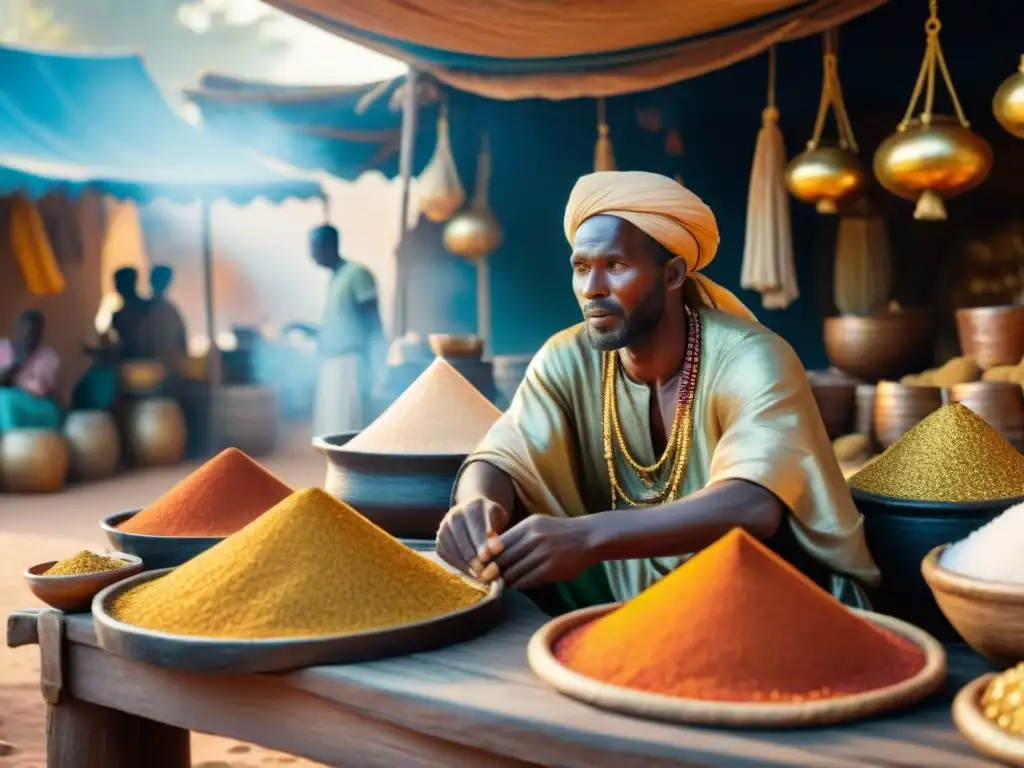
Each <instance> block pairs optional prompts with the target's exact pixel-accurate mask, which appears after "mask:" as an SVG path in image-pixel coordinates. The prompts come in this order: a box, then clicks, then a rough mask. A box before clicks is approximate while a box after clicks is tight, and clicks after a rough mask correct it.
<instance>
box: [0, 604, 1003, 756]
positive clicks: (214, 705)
mask: <svg viewBox="0 0 1024 768" xmlns="http://www.w3.org/2000/svg"><path fill="white" fill-rule="evenodd" d="M504 601H505V618H504V621H503V622H502V624H501V625H499V626H498V627H496V628H495V629H493V630H491V631H490V632H489V633H487V634H485V635H483V636H482V637H480V638H477V639H475V640H472V641H469V642H465V643H462V644H459V645H455V646H451V647H449V648H445V649H442V650H436V651H431V652H427V653H419V654H415V655H412V656H406V657H402V658H392V659H385V660H379V661H374V662H365V663H360V664H350V665H333V666H322V667H313V668H308V669H303V670H299V671H296V672H290V673H286V674H266V675H201V674H192V673H186V672H180V671H170V670H165V669H159V668H156V667H151V666H147V665H144V664H139V663H135V662H131V661H126V660H124V659H122V658H119V657H117V656H114V655H111V654H109V653H106V652H104V651H103V650H101V649H100V648H99V647H98V644H97V641H96V635H95V633H94V632H93V626H92V620H91V617H90V616H89V615H88V614H84V615H72V614H61V613H60V612H58V611H53V610H43V611H19V612H16V613H14V614H12V615H11V616H10V618H9V619H8V644H10V645H12V646H18V645H27V644H32V643H38V644H39V646H40V652H41V673H40V674H41V684H42V691H43V695H44V698H46V700H47V702H48V705H49V710H48V727H47V731H48V733H47V737H48V763H47V764H48V766H49V768H111V766H117V768H187V766H188V765H189V752H188V749H189V748H188V731H189V730H196V731H203V732H206V733H212V734H217V735H221V736H226V737H230V738H234V739H239V740H242V741H247V742H251V743H255V744H260V745H263V746H266V747H268V748H271V749H276V750H280V751H283V752H288V753H291V754H294V755H298V756H302V757H305V758H308V759H311V760H316V761H319V762H322V763H326V764H328V765H334V766H346V767H349V768H374V767H379V768H396V766H403V767H406V766H409V767H412V766H435V767H436V768H442V767H443V768H463V767H464V768H471V767H472V768H479V766H489V767H494V768H502V767H504V766H530V765H543V766H566V767H570V766H571V767H572V768H604V767H607V768H621V767H622V766H630V767H634V766H635V767H636V768H663V767H667V766H729V768H743V766H789V767H796V766H801V767H802V766H806V767H807V768H853V766H886V767H888V768H893V767H894V766H927V767H928V768H944V767H948V768H981V767H982V766H996V765H998V764H997V763H995V762H993V761H991V760H988V759H986V758H985V757H984V756H982V755H981V754H979V753H978V752H976V751H975V750H974V749H973V748H972V747H971V746H970V745H969V744H968V743H967V742H966V741H965V740H964V739H963V738H962V737H961V736H960V735H959V734H958V732H957V731H956V730H955V728H954V726H953V724H952V721H951V719H950V702H951V700H952V697H953V695H954V694H955V692H956V691H957V690H958V689H959V687H960V686H962V685H963V684H965V683H966V682H968V681H969V680H970V679H972V678H974V677H976V676H978V675H980V674H982V673H984V672H986V671H989V667H988V666H987V665H986V663H985V662H984V661H983V660H982V659H981V658H980V657H978V656H976V655H975V654H973V653H971V652H970V651H969V650H967V649H966V648H964V647H957V646H952V647H950V648H949V667H950V674H949V679H948V681H947V683H946V686H945V688H944V689H943V690H942V691H941V692H940V693H938V694H936V695H935V696H933V697H932V698H931V699H930V700H928V701H927V702H925V703H924V704H922V705H920V706H918V707H915V708H913V709H910V710H908V711H904V712H901V713H897V714H895V715H891V716H888V717H883V718H877V719H873V720H869V721H865V722H860V723H851V724H848V725H843V726H838V727H830V728H816V729H811V730H792V731H764V730H760V731H759V730H714V729H707V728H691V727H684V726H677V725H669V724H662V723H656V722H647V721H644V720H639V719H634V718H630V717H625V716H621V715H617V714H613V713H610V712H604V711H601V710H598V709H594V708H592V707H590V706H587V705H584V704H581V703H578V702H575V701H573V700H571V699H568V698H565V697H563V696H561V695H560V694H558V693H556V692H555V691H554V690H552V689H551V688H549V687H548V686H546V685H545V684H543V683H542V682H541V681H540V680H538V679H537V678H536V677H535V676H534V675H533V673H532V672H531V670H530V668H529V666H528V665H527V661H526V645H527V641H528V640H529V639H530V636H531V635H532V633H533V632H534V631H535V630H536V629H537V628H539V627H540V626H541V625H542V624H543V623H544V622H545V621H546V616H544V614H542V613H541V612H540V611H539V610H537V609H536V608H535V607H534V606H533V604H532V603H530V602H529V601H528V600H527V599H526V598H525V597H523V596H522V595H519V594H516V593H508V594H506V595H505V596H504Z"/></svg>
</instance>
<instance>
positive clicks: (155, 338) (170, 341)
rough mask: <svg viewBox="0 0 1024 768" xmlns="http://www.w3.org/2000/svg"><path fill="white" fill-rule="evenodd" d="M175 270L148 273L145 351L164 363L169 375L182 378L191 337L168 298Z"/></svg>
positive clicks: (161, 267) (164, 268)
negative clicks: (150, 291)
mask: <svg viewBox="0 0 1024 768" xmlns="http://www.w3.org/2000/svg"><path fill="white" fill-rule="evenodd" d="M173 281H174V270H173V269H171V267H169V266H167V265H166V264H158V265H157V266H155V267H153V269H152V270H151V271H150V273H149V282H150V285H151V287H152V294H153V295H152V298H151V299H150V300H149V302H148V303H147V304H148V306H147V312H146V320H145V325H146V351H147V354H148V356H151V357H152V358H154V359H156V360H159V361H160V362H161V363H163V365H164V368H165V369H166V370H167V372H168V373H171V374H180V373H181V371H182V369H183V367H184V364H185V360H186V358H187V357H188V334H187V332H186V331H185V321H184V320H182V318H181V313H180V312H179V311H178V308H177V307H176V306H175V305H174V304H173V303H172V302H171V301H170V300H169V299H168V298H167V290H168V289H169V288H170V287H171V283H172V282H173Z"/></svg>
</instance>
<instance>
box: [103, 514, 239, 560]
mask: <svg viewBox="0 0 1024 768" xmlns="http://www.w3.org/2000/svg"><path fill="white" fill-rule="evenodd" d="M140 511H141V510H138V509H132V510H128V511H127V512H116V513H115V514H113V515H108V516H107V517H105V518H103V519H102V520H100V528H102V529H103V532H104V533H105V534H106V535H107V540H108V541H110V543H111V545H112V546H114V547H115V548H116V549H118V550H120V551H121V552H127V553H128V554H130V555H135V556H136V557H140V558H142V561H143V562H144V563H145V564H146V567H145V570H147V571H152V570H156V569H159V568H176V567H177V566H179V565H182V564H184V563H187V562H188V561H189V560H191V559H192V558H193V557H195V556H196V555H199V554H202V553H203V552H205V551H206V550H208V549H209V548H210V547H212V546H214V545H215V544H219V543H220V542H222V541H223V540H224V538H223V537H220V536H151V535H145V534H141V533H129V532H128V531H122V530H121V529H120V528H118V526H119V525H121V523H123V522H125V521H126V520H128V519H130V518H131V517H133V516H134V515H137V514H138V513H139V512H140Z"/></svg>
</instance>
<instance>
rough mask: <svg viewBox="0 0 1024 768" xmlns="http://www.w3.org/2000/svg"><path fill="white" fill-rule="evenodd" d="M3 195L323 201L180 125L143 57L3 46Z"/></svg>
mask: <svg viewBox="0 0 1024 768" xmlns="http://www.w3.org/2000/svg"><path fill="white" fill-rule="evenodd" d="M0 73H2V77H0V195H10V194H14V193H20V194H24V195H27V196H28V197H30V198H39V197H42V196H43V195H45V194H47V193H48V192H51V191H60V192H65V193H68V194H72V195H74V194H77V193H79V192H82V191H84V190H87V189H89V190H95V191H99V192H102V193H104V194H109V195H112V196H114V197H118V198H127V199H132V200H136V201H140V202H145V201H147V200H151V199H155V198H169V199H172V200H175V201H177V202H191V201H194V200H198V199H206V200H212V199H215V198H228V199H230V200H231V201H233V202H235V203H239V204H246V203H249V202H251V201H253V200H254V199H256V198H267V199H269V200H272V201H275V202H278V201H281V200H284V199H286V198H288V197H299V198H310V197H319V196H321V195H322V192H321V190H320V187H319V185H317V184H315V183H313V182H310V181H308V180H305V179H302V178H298V177H292V176H289V175H287V174H286V173H284V172H283V171H282V172H278V171H276V170H275V169H273V168H272V167H270V166H269V165H268V164H267V163H266V162H265V161H263V160H261V159H260V158H259V157H257V156H256V155H254V154H250V153H249V152H248V151H247V150H243V149H239V148H237V147H235V146H232V145H230V144H228V143H226V142H224V141H223V140H220V139H217V138H215V137H213V136H211V135H208V134H207V133H205V132H204V131H203V130H201V129H199V128H196V127H194V126H191V125H189V124H188V123H186V122H185V121H184V120H182V119H181V118H180V117H179V116H178V115H177V114H176V113H175V112H174V110H173V109H171V107H170V105H168V104H167V102H166V101H164V99H163V97H162V96H161V95H160V92H159V91H158V89H157V87H156V85H155V84H154V83H153V81H152V79H151V78H150V77H149V74H148V73H147V72H146V69H145V66H144V64H143V62H142V59H141V58H140V57H139V56H136V55H125V54H105V53H104V54H93V53H88V54H80V53H63V52H61V53H55V52H42V51H35V50H29V49H22V48H14V47H5V46H0Z"/></svg>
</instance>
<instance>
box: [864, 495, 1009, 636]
mask: <svg viewBox="0 0 1024 768" xmlns="http://www.w3.org/2000/svg"><path fill="white" fill-rule="evenodd" d="M850 492H851V494H852V495H853V501H854V503H855V504H856V505H857V509H858V510H859V511H860V513H861V514H862V515H863V516H864V536H865V538H866V539H867V543H868V549H869V550H870V551H871V554H872V556H873V557H874V559H875V562H876V563H877V564H878V568H879V570H880V571H881V572H882V584H881V586H879V587H878V589H877V590H875V592H874V593H873V595H872V603H873V604H874V608H875V610H877V611H879V612H880V613H884V614H887V615H889V616H895V617H896V618H898V619H903V620H904V621H909V622H910V623H911V624H915V625H916V626H918V627H920V628H921V629H923V630H925V631H926V632H928V633H930V634H932V635H934V636H935V637H936V638H938V639H939V640H941V641H943V642H958V641H959V640H960V636H959V635H958V634H957V631H956V630H955V629H954V628H953V627H952V626H951V625H950V622H949V620H948V619H947V618H946V616H945V615H944V613H943V611H942V610H940V609H939V606H938V605H936V601H935V599H934V598H933V597H932V594H931V593H930V592H929V587H928V585H927V584H926V583H925V580H924V578H923V577H922V572H921V561H922V560H924V559H925V556H926V555H927V554H928V553H929V552H930V551H931V550H933V549H934V548H935V547H938V546H940V545H943V544H948V543H949V542H951V541H960V539H963V538H966V537H967V536H968V535H969V534H971V533H973V532H974V531H975V530H977V529H978V528H980V527H981V526H983V525H985V524H986V523H988V522H990V521H992V520H994V519H995V518H996V517H998V516H999V515H1000V514H1002V513H1003V511H1005V510H1006V509H1007V508H1008V507H1011V506H1013V505H1014V504H1019V503H1021V502H1024V498H1021V499H1001V500H996V501H979V502H938V501H918V500H915V499H897V498H893V497H891V496H882V495H881V494H877V493H870V492H869V491H864V490H861V489H860V488H853V487H851V488H850Z"/></svg>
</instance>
